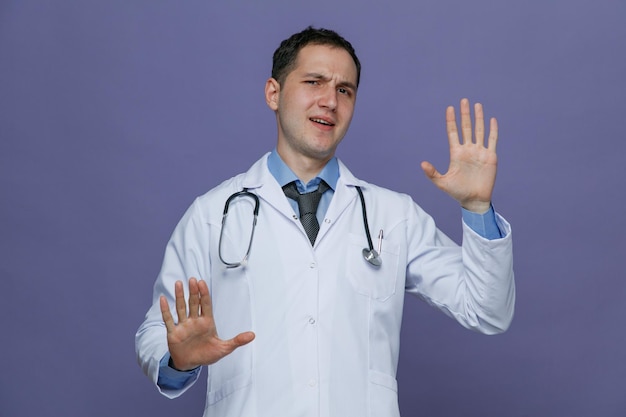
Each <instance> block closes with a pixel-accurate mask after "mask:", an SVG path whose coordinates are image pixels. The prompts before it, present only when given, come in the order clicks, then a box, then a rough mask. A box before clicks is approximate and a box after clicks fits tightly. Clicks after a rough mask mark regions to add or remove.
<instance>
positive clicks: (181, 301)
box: [174, 281, 187, 323]
mask: <svg viewBox="0 0 626 417" xmlns="http://www.w3.org/2000/svg"><path fill="white" fill-rule="evenodd" d="M174 293H175V294H176V314H178V322H179V323H182V322H184V321H186V320H187V306H186V305H185V291H184V290H183V283H182V281H176V284H174Z"/></svg>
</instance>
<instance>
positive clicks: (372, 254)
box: [363, 248, 383, 266]
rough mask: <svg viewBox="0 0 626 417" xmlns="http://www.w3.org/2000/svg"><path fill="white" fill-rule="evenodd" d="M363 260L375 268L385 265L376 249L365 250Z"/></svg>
mask: <svg viewBox="0 0 626 417" xmlns="http://www.w3.org/2000/svg"><path fill="white" fill-rule="evenodd" d="M363 258H365V260H366V261H367V262H369V263H370V264H372V265H374V266H380V265H381V264H382V263H383V261H382V259H380V255H379V254H378V252H376V250H374V249H368V248H363Z"/></svg>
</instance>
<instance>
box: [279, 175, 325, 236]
mask: <svg viewBox="0 0 626 417" xmlns="http://www.w3.org/2000/svg"><path fill="white" fill-rule="evenodd" d="M329 188H330V187H329V186H328V184H326V183H325V182H324V181H321V182H320V185H319V186H318V187H317V190H315V191H311V192H310V193H306V194H300V193H299V192H298V187H297V186H296V183H295V181H294V182H290V183H289V184H287V185H285V186H284V187H283V191H284V193H285V195H286V196H287V197H289V198H291V199H292V200H295V201H296V202H297V203H298V210H299V211H300V222H301V223H302V226H303V227H304V231H305V232H306V235H307V236H308V237H309V240H310V241H311V246H312V245H313V244H314V243H315V238H316V237H317V232H319V230H320V225H319V223H318V222H317V206H318V205H319V203H320V200H321V199H322V194H324V192H325V191H326V190H328V189H329Z"/></svg>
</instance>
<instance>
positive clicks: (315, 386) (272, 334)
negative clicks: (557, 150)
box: [136, 27, 515, 417]
mask: <svg viewBox="0 0 626 417" xmlns="http://www.w3.org/2000/svg"><path fill="white" fill-rule="evenodd" d="M359 75H360V63H359V60H358V58H357V56H356V54H355V52H354V49H353V48H352V46H351V45H350V43H349V42H347V41H346V40H345V39H343V38H342V37H340V36H339V35H338V34H337V33H335V32H333V31H330V30H326V29H314V28H311V27H309V28H307V29H305V30H304V31H302V32H300V33H297V34H294V35H293V36H291V37H290V38H289V39H287V40H285V41H283V42H282V43H281V45H280V47H279V48H278V49H277V50H276V52H275V53H274V58H273V68H272V76H271V78H270V79H269V80H268V81H267V83H266V85H265V100H266V102H267V105H268V106H269V107H270V109H272V110H273V111H274V113H275V114H276V123H277V128H278V142H277V144H276V148H275V149H274V150H273V151H272V152H270V153H268V154H266V155H265V156H263V157H262V158H261V159H260V160H259V161H257V162H256V163H255V164H254V165H253V166H252V167H251V168H250V169H249V171H248V172H246V173H243V174H240V175H238V176H236V177H233V178H231V179H229V180H227V181H225V182H224V183H222V184H221V185H219V186H217V187H216V188H214V189H213V190H211V191H209V192H208V193H206V194H205V195H203V196H201V197H199V198H197V199H196V200H195V202H194V203H193V204H192V206H191V207H190V208H189V209H188V211H187V212H186V213H185V215H184V217H183V218H182V219H181V221H180V223H179V224H178V226H177V227H176V229H175V231H174V233H173V235H172V237H171V240H170V241H169V243H168V245H167V248H166V252H165V258H164V262H163V266H162V270H161V273H160V274H159V276H158V278H157V280H156V283H155V286H154V297H153V305H152V307H151V308H150V310H149V311H148V313H147V315H146V318H145V321H144V322H143V324H142V325H141V327H140V328H139V330H138V332H137V335H136V351H137V356H138V360H139V363H140V365H141V367H142V368H143V370H144V372H145V373H146V374H147V375H148V377H149V378H151V379H152V381H153V382H154V383H155V384H156V385H157V387H158V389H159V390H160V392H162V393H163V394H164V395H166V396H168V397H170V398H173V397H177V396H179V395H181V394H182V393H183V392H184V391H185V390H187V389H188V388H189V387H190V386H191V385H192V384H193V383H194V382H195V381H196V380H197V378H198V376H199V373H200V369H201V367H203V366H207V373H208V389H207V397H206V408H205V410H204V415H205V416H220V417H223V416H227V417H235V416H245V417H276V416H289V417H295V416H336V417H350V416H355V417H357V416H358V417H363V416H375V417H392V416H399V409H398V399H397V382H396V370H397V364H398V349H399V341H400V323H401V316H402V308H403V302H404V292H405V291H407V292H409V293H412V294H415V295H416V296H418V297H420V298H422V299H424V300H425V301H427V302H428V303H429V304H431V305H432V306H434V307H435V308H437V309H439V310H441V311H442V312H444V313H445V314H447V315H448V316H450V317H452V318H454V319H455V320H457V321H458V322H459V323H460V324H461V325H463V326H465V327H467V328H469V329H473V330H476V331H479V332H482V333H486V334H494V333H499V332H503V331H504V330H506V329H507V327H508V326H509V324H510V322H511V319H512V316H513V306H514V299H515V287H514V280H513V269H512V246H511V230H510V226H509V224H508V223H507V222H506V221H505V220H504V219H503V218H502V217H500V216H499V215H498V214H495V213H494V211H493V208H492V206H491V195H492V190H493V187H494V182H495V177H496V162H497V158H496V141H497V136H498V132H497V124H496V120H495V119H491V121H490V126H489V133H488V138H487V141H486V143H485V136H486V135H487V133H486V132H485V127H484V124H485V123H484V120H483V109H482V107H481V105H480V104H475V105H474V119H475V120H474V123H473V125H474V127H473V128H472V121H471V117H470V104H469V102H468V100H466V99H464V100H462V101H461V105H460V114H461V123H460V126H461V135H460V137H459V134H458V131H457V123H456V120H455V110H454V108H452V107H449V108H448V109H447V111H446V125H447V133H448V138H449V144H450V165H449V167H448V171H447V173H445V174H443V175H442V174H440V173H439V172H438V171H437V170H435V168H434V167H433V166H432V165H431V164H430V163H428V162H422V165H421V166H422V169H423V170H424V172H425V174H426V176H428V177H429V178H430V179H431V180H432V181H433V182H434V183H435V185H436V186H437V187H439V188H440V189H442V190H443V191H445V192H446V193H448V194H449V195H450V196H452V197H453V198H454V199H455V200H457V201H458V202H459V203H460V205H461V207H462V210H463V245H462V246H461V247H460V246H458V245H457V244H455V243H454V242H453V241H451V240H450V239H449V238H448V237H446V236H445V235H444V234H443V233H442V232H441V231H439V230H438V229H437V228H436V226H435V223H434V222H433V220H432V218H431V217H430V216H429V215H427V214H426V213H425V212H424V211H423V210H422V209H421V208H420V207H419V206H418V205H417V204H415V202H413V201H412V200H411V198H410V197H409V196H407V195H403V194H399V193H396V192H393V191H389V190H387V189H383V188H381V187H378V186H375V185H372V184H369V183H367V182H364V181H362V180H359V179H358V178H355V177H354V176H353V175H352V173H350V171H349V170H348V169H347V168H346V167H345V166H344V165H343V164H342V163H341V161H339V160H337V159H336V158H335V156H334V155H335V150H336V149H337V146H338V145H339V143H340V142H341V140H342V139H343V137H344V135H345V134H346V131H347V130H348V127H349V126H350V121H351V119H352V115H353V112H354V105H355V101H356V97H357V90H358V85H359ZM241 191H244V192H243V193H240V192H241ZM238 193H239V194H238ZM257 199H258V201H255V200H257ZM227 200H229V203H226V202H227ZM225 205H226V206H227V210H228V215H227V216H225V219H226V220H225V221H224V223H223V222H222V218H223V217H222V215H223V213H224V211H225ZM256 210H258V221H256V224H255V225H253V217H254V212H255V211H256ZM364 248H365V249H364Z"/></svg>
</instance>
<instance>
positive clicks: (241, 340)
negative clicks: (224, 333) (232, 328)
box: [231, 332, 255, 348]
mask: <svg viewBox="0 0 626 417" xmlns="http://www.w3.org/2000/svg"><path fill="white" fill-rule="evenodd" d="M254 338H255V334H254V333H253V332H243V333H239V334H238V335H237V336H235V337H234V338H232V339H231V342H232V343H233V345H234V347H235V348H238V347H240V346H243V345H247V344H248V343H250V342H252V341H253V340H254Z"/></svg>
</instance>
